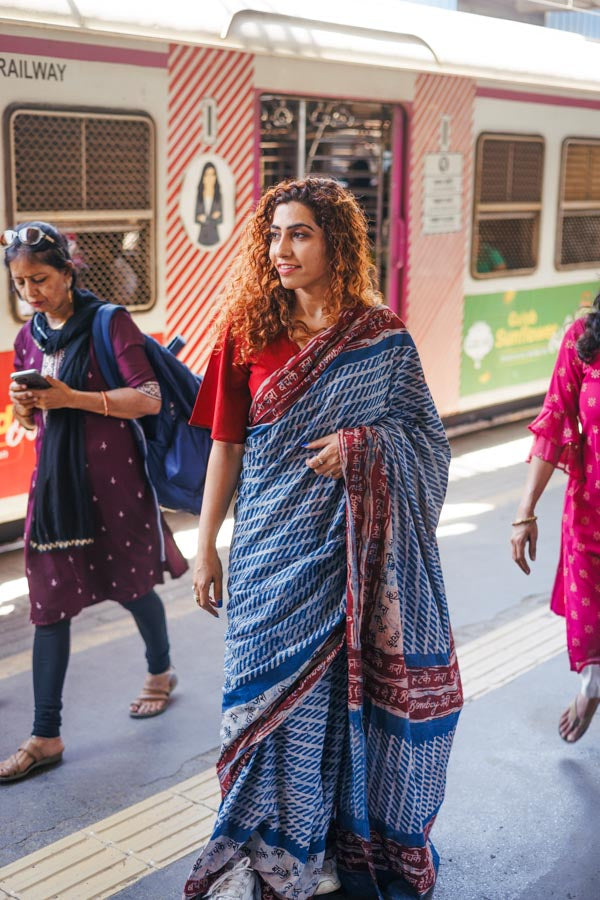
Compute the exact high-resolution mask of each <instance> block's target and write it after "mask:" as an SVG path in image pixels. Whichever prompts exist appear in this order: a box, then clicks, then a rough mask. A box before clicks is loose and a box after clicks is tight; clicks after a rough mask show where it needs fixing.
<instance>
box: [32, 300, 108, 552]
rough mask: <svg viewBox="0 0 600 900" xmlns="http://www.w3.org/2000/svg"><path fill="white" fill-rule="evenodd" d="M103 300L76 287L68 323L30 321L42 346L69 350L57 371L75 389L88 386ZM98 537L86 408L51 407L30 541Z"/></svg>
mask: <svg viewBox="0 0 600 900" xmlns="http://www.w3.org/2000/svg"><path fill="white" fill-rule="evenodd" d="M103 302H104V301H103V300H99V299H98V298H97V297H95V296H94V294H92V293H90V292H89V291H81V290H75V291H74V292H73V308H74V312H73V315H72V316H71V317H70V318H69V319H67V321H66V322H65V325H64V327H63V328H61V329H60V330H53V329H52V328H50V326H49V324H48V321H47V319H46V317H45V315H44V314H43V313H39V312H38V313H35V315H34V317H33V319H32V322H31V333H32V336H33V339H34V341H35V343H36V345H37V346H38V347H39V348H40V350H42V351H43V352H44V353H57V352H58V351H59V350H64V357H63V359H62V362H61V365H60V371H59V373H58V376H59V378H60V380H61V381H64V382H65V383H66V384H68V385H69V387H72V388H73V389H74V390H79V391H81V390H85V388H86V384H87V373H88V370H89V365H90V339H91V330H92V323H93V321H94V316H95V315H96V310H97V309H98V307H99V306H100V305H101V304H102V303H103ZM93 542H94V520H93V515H92V500H91V491H90V486H89V481H88V476H87V469H86V455H85V434H84V413H83V412H82V411H81V410H79V409H68V408H63V409H50V410H48V412H47V416H46V425H45V429H44V436H43V440H42V447H41V451H40V456H39V460H38V469H37V476H36V480H35V487H34V492H33V518H32V523H31V531H30V535H29V543H30V544H31V546H32V547H33V548H34V549H35V550H38V551H40V552H47V551H52V550H66V549H67V548H69V547H79V546H83V545H85V544H92V543H93Z"/></svg>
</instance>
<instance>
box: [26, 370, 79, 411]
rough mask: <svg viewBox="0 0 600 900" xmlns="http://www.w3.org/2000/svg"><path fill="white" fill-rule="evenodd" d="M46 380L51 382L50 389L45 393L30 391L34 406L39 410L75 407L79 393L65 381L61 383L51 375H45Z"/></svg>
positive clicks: (44, 391)
mask: <svg viewBox="0 0 600 900" xmlns="http://www.w3.org/2000/svg"><path fill="white" fill-rule="evenodd" d="M44 378H45V379H46V381H48V382H50V387H49V388H46V389H45V390H43V391H29V393H30V394H31V396H32V397H33V401H34V402H33V405H34V406H36V407H37V408H38V409H64V408H65V407H72V406H74V398H75V395H76V394H77V393H78V392H77V391H74V390H73V388H71V387H69V385H68V384H65V382H64V381H59V380H58V378H52V377H51V376H50V375H44Z"/></svg>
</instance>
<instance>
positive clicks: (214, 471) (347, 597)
mask: <svg viewBox="0 0 600 900" xmlns="http://www.w3.org/2000/svg"><path fill="white" fill-rule="evenodd" d="M192 422H193V423H194V424H197V425H202V426H205V427H207V426H208V427H211V429H212V436H213V439H214V443H213V449H212V452H211V457H210V461H209V467H208V473H207V479H206V489H205V494H204V502H203V507H202V513H201V517H200V526H199V547H198V556H197V560H196V567H195V571H194V593H195V595H196V600H197V602H198V604H199V606H201V607H202V608H203V609H205V610H206V611H208V612H209V613H211V614H212V615H218V609H219V607H220V605H221V600H222V570H221V563H220V561H219V557H218V555H217V551H216V537H217V532H218V530H219V527H220V525H221V523H222V521H223V519H224V518H225V515H226V512H227V508H228V506H229V503H230V501H231V498H232V496H233V494H234V491H235V489H236V487H237V489H238V496H237V502H236V509H235V528H234V535H233V541H232V546H231V554H230V562H229V581H228V596H229V600H228V607H227V616H228V629H227V634H226V654H225V685H224V692H223V725H222V752H221V756H220V759H219V763H218V767H217V768H218V774H219V779H220V783H221V789H222V802H221V806H220V809H219V813H218V816H217V821H216V824H215V828H214V831H213V834H212V836H211V838H210V840H209V842H208V843H207V845H206V846H205V847H204V849H203V851H202V854H201V856H200V858H199V859H198V861H197V863H196V864H195V866H194V868H193V870H192V872H191V874H190V877H189V879H188V881H187V883H186V885H185V889H184V897H186V898H190V897H194V898H201V897H210V898H215V900H217V898H218V900H224V898H235V900H253V898H259V897H261V898H268V900H275V898H294V900H306V898H309V897H312V896H315V895H321V894H326V893H330V892H332V891H335V890H336V889H337V888H339V887H340V883H341V885H342V886H343V889H344V891H345V892H346V894H349V895H351V896H357V897H363V898H364V897H372V898H394V897H397V896H400V894H401V892H402V891H405V890H406V889H407V888H410V889H411V890H412V891H413V892H414V893H415V894H416V895H417V896H423V895H425V894H426V893H427V892H428V891H430V889H431V888H432V886H433V884H434V882H435V878H436V872H437V863H438V858H437V854H436V852H435V849H434V847H433V845H432V843H431V841H430V838H429V832H430V829H431V827H432V825H433V822H434V819H435V816H436V814H437V812H438V809H439V807H440V804H441V802H442V799H443V795H444V788H445V775H446V766H447V761H448V756H449V753H450V748H451V744H452V739H453V736H454V731H455V727H456V723H457V719H458V714H459V711H460V708H461V705H462V692H461V686H460V678H459V673H458V667H457V663H456V656H455V652H454V646H453V641H452V634H451V630H450V623H449V619H448V611H447V606H446V600H445V595H444V585H443V579H442V574H441V569H440V563H439V555H438V549H437V544H436V537H435V531H436V526H437V522H438V517H439V513H440V509H441V506H442V502H443V499H444V495H445V490H446V483H447V471H448V463H449V449H448V444H447V441H446V437H445V434H444V430H443V428H442V425H441V422H440V420H439V418H438V415H437V413H436V410H435V407H434V405H433V402H432V399H431V396H430V394H429V391H428V388H427V386H426V384H425V380H424V377H423V373H422V370H421V366H420V362H419V358H418V354H417V352H416V349H415V347H414V344H413V342H412V340H411V338H410V336H409V334H408V333H407V331H406V329H405V328H404V326H403V324H402V322H401V321H400V320H399V319H398V317H397V316H396V315H395V314H394V313H393V312H391V311H390V309H388V308H387V307H386V306H384V305H383V304H382V303H381V298H380V295H379V294H378V292H377V290H376V288H375V286H374V278H373V270H372V265H371V262H370V254H369V245H368V238H367V225H366V221H365V217H364V215H363V213H362V212H361V210H360V208H359V206H358V204H357V203H356V200H355V199H354V198H353V196H352V195H351V194H350V193H349V192H348V191H345V190H344V189H343V188H342V187H341V186H340V185H339V184H338V183H337V182H335V181H333V180H332V179H321V178H307V179H305V180H303V181H291V182H284V183H282V184H280V185H278V186H276V187H274V188H272V189H270V190H269V191H267V193H266V194H265V195H264V196H263V198H262V199H261V201H260V203H259V205H258V207H257V210H256V212H255V214H254V216H253V218H252V220H251V222H250V224H249V226H248V230H247V233H246V237H245V241H244V243H243V245H242V249H241V251H240V255H239V258H238V262H237V265H236V267H235V268H234V271H233V273H232V275H231V278H230V283H229V287H228V289H227V291H226V294H225V306H224V314H223V317H222V322H221V328H220V337H219V340H218V342H217V348H216V350H215V352H214V353H213V355H212V357H211V360H210V363H209V367H208V370H207V373H206V376H205V379H204V382H203V386H202V389H201V391H200V393H199V396H198V401H197V403H196V409H195V411H194V415H193V417H192Z"/></svg>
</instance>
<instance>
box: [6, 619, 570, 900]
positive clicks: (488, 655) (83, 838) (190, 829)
mask: <svg viewBox="0 0 600 900" xmlns="http://www.w3.org/2000/svg"><path fill="white" fill-rule="evenodd" d="M564 627H565V626H564V621H563V620H562V619H558V618H557V617H556V616H554V615H552V614H551V613H550V612H549V611H548V610H547V609H546V608H538V609H535V610H533V611H532V612H530V613H528V614H526V615H524V616H521V617H520V618H519V619H516V620H514V621H512V622H510V623H508V624H507V625H503V626H501V627H500V628H496V629H494V630H493V631H490V632H488V633H487V634H485V635H483V636H482V637H480V638H476V639H475V640H473V641H470V642H469V643H467V644H465V645H463V646H462V647H459V650H458V655H459V660H460V665H461V671H462V676H463V685H464V691H465V699H466V700H467V701H469V700H475V699H477V698H479V697H481V696H483V694H485V693H488V692H489V691H492V690H495V689H497V688H499V687H501V686H502V685H504V684H507V683H508V682H509V681H512V680H513V679H514V678H517V677H518V676H519V675H522V674H523V673H524V672H526V671H528V670H529V669H532V668H534V667H535V666H538V665H540V664H541V663H543V662H546V661H547V660H548V659H551V658H552V657H553V656H556V655H557V654H558V653H560V652H562V650H563V649H564V644H565V638H564ZM219 799H220V792H219V785H218V781H217V778H216V775H215V772H214V769H209V770H208V771H206V772H204V773H202V774H201V775H198V776H196V777H195V778H190V779H188V780H187V781H183V782H181V783H180V784H176V785H173V787H171V788H170V789H169V790H167V791H162V792H161V793H160V794H155V795H154V796H153V797H149V798H148V799H147V800H144V801H143V802H142V803H136V804H135V805H134V806H130V807H128V808H127V809H124V810H121V812H118V813H116V814H115V815H113V816H110V817H109V818H108V819H103V820H102V821H101V822H98V823H96V824H95V825H92V826H90V827H89V828H84V829H83V830H82V831H78V832H76V833H75V834H72V835H70V836H69V837H67V838H64V839H63V840H61V841H57V842H56V843H54V844H50V845H49V846H47V847H44V849H43V850H38V851H36V852H35V853H31V854H30V855H29V856H25V857H23V858H22V859H20V860H18V861H17V862H15V863H11V865H9V866H5V867H4V868H3V869H0V900H5V898H6V897H10V898H13V900H101V898H104V897H112V896H114V895H115V894H117V893H119V891H122V890H123V889H124V888H126V887H127V886H128V885H130V884H133V883H134V882H136V881H139V880H140V879H141V878H144V877H145V876H146V875H150V874H151V873H152V872H156V871H157V870H158V869H161V868H163V867H164V866H167V865H169V863H172V862H175V861H176V860H177V859H180V858H181V857H183V856H186V855H187V854H188V853H190V852H191V851H192V850H194V849H195V848H199V847H201V845H202V844H203V843H204V842H205V840H206V839H207V838H208V836H209V835H210V833H211V831H212V825H213V821H214V817H215V813H216V810H217V808H218V805H219Z"/></svg>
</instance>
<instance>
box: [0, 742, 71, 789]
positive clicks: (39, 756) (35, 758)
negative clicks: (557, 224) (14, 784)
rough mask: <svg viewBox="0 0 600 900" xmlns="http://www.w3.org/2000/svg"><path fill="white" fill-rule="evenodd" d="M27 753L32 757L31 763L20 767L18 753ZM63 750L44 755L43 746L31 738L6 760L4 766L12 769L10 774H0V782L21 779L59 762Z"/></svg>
mask: <svg viewBox="0 0 600 900" xmlns="http://www.w3.org/2000/svg"><path fill="white" fill-rule="evenodd" d="M19 751H20V752H21V753H26V754H27V756H29V757H30V758H31V762H30V764H29V765H28V766H27V767H26V768H25V769H21V768H20V763H19V757H18V753H19ZM62 755H63V751H62V750H61V751H60V753H54V754H52V755H51V756H44V754H43V752H42V750H41V748H40V747H39V746H38V745H37V744H36V743H34V741H33V740H32V738H29V739H28V740H27V741H25V743H24V744H22V745H21V746H20V747H19V749H18V750H17V752H16V753H13V755H12V756H9V758H8V759H7V760H6V764H5V765H4V766H3V767H2V768H6V769H12V771H11V772H10V774H9V775H0V784H7V783H8V782H10V781H19V780H20V779H21V778H26V777H27V776H28V775H29V774H30V773H31V772H33V771H34V769H40V768H41V767H42V766H52V765H54V764H55V763H59V762H60V761H61V759H62Z"/></svg>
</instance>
